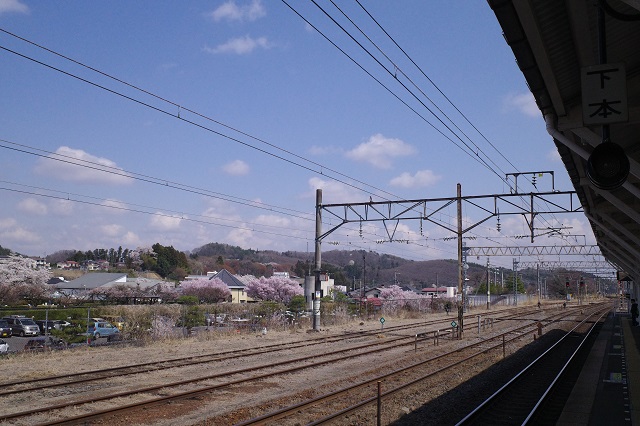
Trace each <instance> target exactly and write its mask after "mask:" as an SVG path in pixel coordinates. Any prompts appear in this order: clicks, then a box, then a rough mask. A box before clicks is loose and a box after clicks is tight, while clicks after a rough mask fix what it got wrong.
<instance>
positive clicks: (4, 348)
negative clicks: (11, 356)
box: [0, 339, 9, 355]
mask: <svg viewBox="0 0 640 426" xmlns="http://www.w3.org/2000/svg"><path fill="white" fill-rule="evenodd" d="M8 352H9V344H8V343H7V341H6V340H3V339H0V355H2V354H6V353H8Z"/></svg>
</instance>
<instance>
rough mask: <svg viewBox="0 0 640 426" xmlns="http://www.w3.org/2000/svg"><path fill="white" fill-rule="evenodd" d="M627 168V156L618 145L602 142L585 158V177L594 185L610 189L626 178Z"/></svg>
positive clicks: (619, 184)
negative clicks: (587, 158)
mask: <svg viewBox="0 0 640 426" xmlns="http://www.w3.org/2000/svg"><path fill="white" fill-rule="evenodd" d="M629 168H630V165H629V158H627V154H625V153H624V150H623V149H622V147H621V146H620V145H617V144H615V143H613V142H609V141H607V142H602V143H601V144H600V145H598V146H596V148H595V149H594V150H593V152H592V153H591V155H590V156H589V160H587V177H588V178H589V180H590V181H591V183H593V184H594V185H595V186H596V187H598V188H600V189H604V190H607V191H611V190H613V189H617V188H620V186H622V184H623V183H624V182H625V181H626V180H627V176H628V175H629Z"/></svg>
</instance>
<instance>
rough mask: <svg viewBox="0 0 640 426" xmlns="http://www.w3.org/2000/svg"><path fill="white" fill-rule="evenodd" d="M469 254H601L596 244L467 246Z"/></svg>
mask: <svg viewBox="0 0 640 426" xmlns="http://www.w3.org/2000/svg"><path fill="white" fill-rule="evenodd" d="M467 254H468V255H469V256H551V255H555V256H561V255H577V256H602V252H600V247H598V246H596V245H586V246H585V245H575V246H568V245H567V246H521V247H518V246H514V247H469V246H467Z"/></svg>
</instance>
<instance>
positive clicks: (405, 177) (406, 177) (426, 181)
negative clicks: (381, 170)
mask: <svg viewBox="0 0 640 426" xmlns="http://www.w3.org/2000/svg"><path fill="white" fill-rule="evenodd" d="M440 179H442V176H438V175H435V174H434V173H433V172H432V171H431V170H419V171H417V172H416V174H414V175H413V176H411V174H409V173H407V172H404V173H402V174H401V175H400V176H396V177H394V178H393V179H391V181H390V182H389V183H390V184H391V185H392V186H399V187H402V188H422V187H425V186H431V185H434V184H435V183H436V182H438V181H439V180H440Z"/></svg>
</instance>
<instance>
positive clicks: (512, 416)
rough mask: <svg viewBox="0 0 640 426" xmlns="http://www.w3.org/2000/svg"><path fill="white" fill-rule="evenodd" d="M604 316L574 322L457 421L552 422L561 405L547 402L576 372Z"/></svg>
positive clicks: (467, 423) (465, 423)
mask: <svg viewBox="0 0 640 426" xmlns="http://www.w3.org/2000/svg"><path fill="white" fill-rule="evenodd" d="M603 316H604V314H602V313H600V312H595V313H593V314H592V315H591V316H590V318H591V317H595V321H592V322H587V319H585V320H584V321H582V322H580V323H579V324H577V325H576V326H575V327H573V328H572V329H571V330H569V332H567V333H566V334H565V335H564V336H563V337H562V338H561V339H560V340H558V342H556V344H554V345H553V346H552V347H551V348H549V349H548V350H547V351H545V352H544V353H543V354H542V355H540V356H539V357H538V358H536V359H535V360H534V361H533V362H531V363H530V364H529V365H527V366H526V367H525V368H524V369H523V370H522V371H521V372H519V373H518V374H517V375H516V376H514V377H513V378H512V379H511V380H509V381H508V382H507V383H506V384H505V385H503V386H502V387H501V388H500V389H498V390H497V391H496V392H495V393H494V394H492V395H491V396H490V397H489V398H487V399H486V400H485V401H483V402H482V403H481V404H480V405H479V406H478V407H476V408H475V409H474V410H472V411H471V412H470V413H469V414H468V415H467V416H465V417H464V418H463V419H462V420H461V421H460V422H458V423H457V425H459V426H463V425H486V424H492V425H496V426H500V425H525V424H554V423H555V422H556V421H557V419H558V418H559V417H560V414H561V409H562V407H561V405H558V404H553V407H554V408H552V406H551V405H547V404H546V402H547V401H549V400H550V397H551V396H552V395H554V393H555V392H556V391H558V389H560V388H564V387H565V382H572V381H571V380H565V379H566V375H568V374H570V372H571V370H573V371H574V372H579V369H580V367H581V366H582V364H584V361H585V359H586V356H587V355H588V350H589V348H590V344H591V343H592V342H593V340H594V339H595V336H596V335H597V332H598V330H599V329H600V328H601V327H602V318H603ZM563 393H566V392H563ZM532 420H533V421H532Z"/></svg>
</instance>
